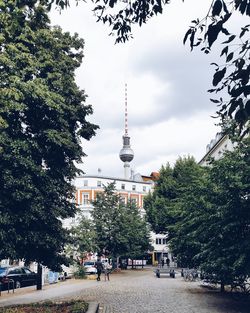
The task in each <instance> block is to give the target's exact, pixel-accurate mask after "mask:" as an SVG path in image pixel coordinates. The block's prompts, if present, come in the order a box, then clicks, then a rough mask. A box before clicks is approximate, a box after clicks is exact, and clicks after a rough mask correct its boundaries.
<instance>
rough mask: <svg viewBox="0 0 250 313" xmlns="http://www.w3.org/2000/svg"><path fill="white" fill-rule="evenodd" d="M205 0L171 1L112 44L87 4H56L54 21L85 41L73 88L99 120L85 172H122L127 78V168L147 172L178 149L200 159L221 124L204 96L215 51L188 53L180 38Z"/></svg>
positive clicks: (85, 145)
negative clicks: (84, 97) (83, 93)
mask: <svg viewBox="0 0 250 313" xmlns="http://www.w3.org/2000/svg"><path fill="white" fill-rule="evenodd" d="M210 3H211V0H202V1H201V0H187V1H185V2H184V3H183V2H182V0H175V1H172V3H171V4H170V5H166V6H165V12H164V14H163V15H159V16H157V17H154V18H153V19H152V20H151V21H149V22H148V23H147V24H146V25H143V27H142V28H139V27H137V28H136V29H135V30H134V39H132V40H131V41H130V42H127V43H125V44H119V45H115V44H114V41H115V38H114V37H111V36H109V35H108V34H109V32H110V29H108V28H107V27H106V26H104V25H103V24H101V23H96V19H95V17H94V16H93V14H92V12H91V10H90V9H89V7H88V6H87V4H85V3H79V5H78V6H77V7H76V6H75V4H74V1H71V8H70V9H67V10H64V11H62V13H61V14H59V13H58V12H56V11H55V10H54V11H53V12H52V14H51V23H52V25H60V26H61V27H62V28H63V30H65V31H70V32H71V33H72V34H73V33H74V32H77V33H78V34H79V35H80V37H81V38H83V39H84V40H85V49H84V55H85V57H84V59H83V64H82V66H81V68H80V69H78V70H77V73H76V79H77V83H78V85H79V87H80V88H81V89H84V90H85V91H86V93H87V94H88V98H87V103H88V104H91V105H92V106H93V109H94V114H93V116H91V117H90V118H89V120H91V121H92V122H94V123H95V124H98V125H99V126H100V129H99V130H98V131H97V134H96V136H95V137H94V138H92V139H91V140H90V141H89V142H85V141H84V142H83V151H84V152H85V153H86V154H87V155H88V156H87V157H86V158H84V163H83V164H82V166H81V168H82V169H83V170H84V172H85V173H87V174H97V173H98V168H100V169H101V171H102V174H103V175H107V176H118V177H122V176H123V164H122V162H121V161H120V159H119V151H120V149H121V148H122V135H123V134H124V103H125V100H124V98H125V96H124V94H125V91H124V88H125V83H127V85H128V118H129V122H128V124H129V131H128V132H129V135H130V137H131V140H130V141H131V148H132V149H133V150H134V160H133V161H132V162H131V167H132V169H133V170H134V171H135V172H136V173H137V172H140V173H141V174H144V175H149V174H150V173H151V172H152V171H158V170H159V169H160V167H161V165H162V164H166V163H167V162H170V163H171V164H173V163H174V162H175V160H176V159H177V158H178V157H179V156H186V155H192V156H194V157H195V159H196V160H197V161H199V160H200V159H201V158H202V156H203V155H204V154H205V150H206V145H207V144H208V143H209V142H210V140H211V139H213V138H214V137H215V135H216V132H217V131H219V128H218V127H216V126H215V125H214V124H215V123H216V122H218V120H215V119H213V118H211V116H212V115H213V114H214V112H215V111H216V106H215V104H213V103H212V102H210V101H209V96H211V95H209V94H208V93H207V89H209V88H211V80H212V75H213V68H212V67H211V66H210V65H209V64H210V63H211V62H213V61H215V56H214V55H213V54H211V55H205V54H203V53H202V52H201V51H200V49H196V50H195V51H193V52H190V48H189V47H188V45H186V46H184V45H183V37H184V34H185V32H186V31H187V29H188V26H189V25H190V22H191V20H193V19H196V18H197V17H204V16H205V15H206V13H207V10H208V8H209V4H210Z"/></svg>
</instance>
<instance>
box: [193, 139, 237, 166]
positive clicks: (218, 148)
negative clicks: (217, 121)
mask: <svg viewBox="0 0 250 313" xmlns="http://www.w3.org/2000/svg"><path fill="white" fill-rule="evenodd" d="M234 148H235V144H234V143H233V142H232V141H231V140H230V139H229V137H228V136H227V135H222V134H221V133H217V134H216V137H215V138H214V139H212V140H211V141H210V143H209V144H208V145H207V147H206V154H205V155H204V157H203V158H202V159H201V160H200V162H199V164H200V165H202V166H206V165H208V164H209V159H211V158H212V159H214V160H219V159H220V158H221V157H222V156H223V153H224V152H225V151H233V150H234Z"/></svg>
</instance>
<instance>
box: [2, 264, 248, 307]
mask: <svg viewBox="0 0 250 313" xmlns="http://www.w3.org/2000/svg"><path fill="white" fill-rule="evenodd" d="M32 288H33V289H34V287H28V288H27V289H26V288H25V290H22V289H21V290H18V291H17V292H16V293H15V295H14V296H12V295H11V294H9V295H7V294H6V293H5V294H3V295H2V297H0V298H1V299H0V307H1V306H4V305H9V304H20V303H29V302H37V301H43V300H48V299H51V300H53V299H57V300H68V299H74V298H75V299H83V300H86V301H87V302H98V303H100V307H101V308H106V309H105V310H100V311H101V312H100V313H104V312H105V313H110V312H112V313H149V312H150V313H250V302H248V303H240V302H237V301H235V300H232V299H231V298H230V297H229V295H223V294H221V293H220V292H218V291H212V290H208V289H207V288H202V287H200V286H199V282H185V281H183V279H182V278H181V277H180V274H178V275H176V278H175V279H173V278H170V277H161V278H156V277H155V275H154V274H153V270H152V268H150V269H149V268H147V269H143V270H142V269H137V270H127V271H122V272H121V273H114V274H112V275H110V281H106V282H105V281H104V277H103V275H102V280H101V281H100V282H97V281H96V280H81V281H79V280H72V281H67V282H64V283H61V284H60V283H59V284H55V285H50V286H45V287H44V288H43V290H42V291H36V290H32Z"/></svg>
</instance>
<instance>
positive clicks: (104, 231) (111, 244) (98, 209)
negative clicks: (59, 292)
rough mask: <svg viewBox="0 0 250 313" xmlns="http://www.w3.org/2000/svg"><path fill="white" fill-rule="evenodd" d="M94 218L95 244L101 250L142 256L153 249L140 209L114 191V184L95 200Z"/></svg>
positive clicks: (118, 254) (113, 255)
mask: <svg viewBox="0 0 250 313" xmlns="http://www.w3.org/2000/svg"><path fill="white" fill-rule="evenodd" d="M93 206H94V207H93V211H92V218H93V224H94V229H95V232H96V239H97V241H96V245H97V246H98V247H99V251H100V253H103V252H105V253H108V254H109V255H110V256H112V257H114V258H117V257H119V256H130V257H135V256H141V255H143V254H144V253H145V252H147V250H148V249H149V248H150V244H149V237H150V236H149V230H148V226H147V224H146V221H145V220H144V219H143V217H141V216H140V213H139V209H138V208H137V207H136V206H135V205H134V204H133V203H128V204H127V205H125V204H124V203H123V202H122V201H121V198H120V196H119V194H118V193H117V192H116V191H115V183H111V184H109V185H107V186H104V191H103V192H102V193H98V194H97V198H96V200H95V201H94V202H93Z"/></svg>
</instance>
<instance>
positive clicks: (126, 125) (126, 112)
mask: <svg viewBox="0 0 250 313" xmlns="http://www.w3.org/2000/svg"><path fill="white" fill-rule="evenodd" d="M125 136H128V85H127V83H125Z"/></svg>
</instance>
